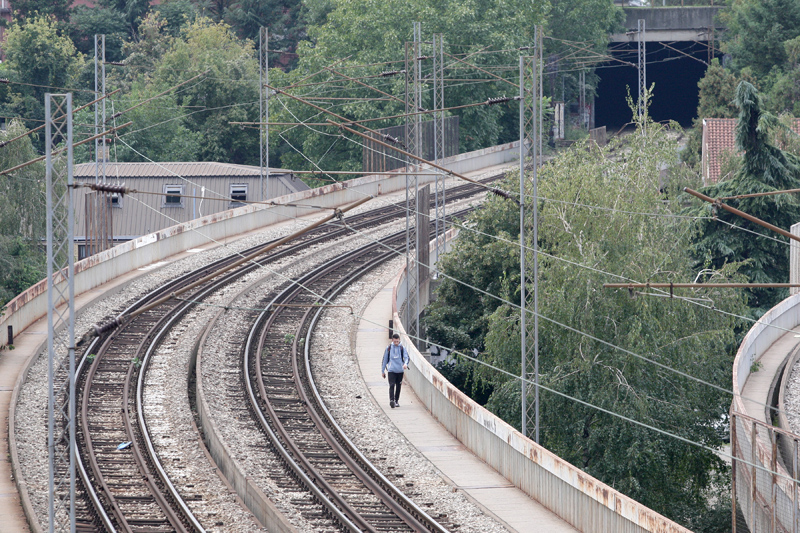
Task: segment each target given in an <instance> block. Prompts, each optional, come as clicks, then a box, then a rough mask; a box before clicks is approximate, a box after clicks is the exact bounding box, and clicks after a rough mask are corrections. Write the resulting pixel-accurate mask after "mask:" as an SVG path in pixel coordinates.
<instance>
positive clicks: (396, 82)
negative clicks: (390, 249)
mask: <svg viewBox="0 0 800 533" xmlns="http://www.w3.org/2000/svg"><path fill="white" fill-rule="evenodd" d="M306 6H307V8H308V12H309V16H308V17H309V18H308V20H310V21H312V23H310V24H309V26H308V37H309V40H308V41H304V42H302V43H301V44H300V45H299V46H298V53H299V55H300V61H299V64H298V67H297V69H295V70H294V71H292V73H291V76H282V75H281V74H276V75H275V76H273V78H272V79H273V80H274V81H275V83H279V82H281V83H284V84H287V85H288V84H291V83H292V82H293V81H296V80H299V79H301V78H303V77H305V76H308V75H311V74H313V73H315V72H318V71H320V70H321V69H324V68H325V67H326V66H328V65H331V64H332V63H334V62H336V63H337V64H336V65H335V67H334V70H336V71H337V72H339V73H343V74H345V75H346V76H349V77H355V78H364V79H365V80H366V81H367V82H368V83H369V84H370V85H372V86H375V87H377V88H379V89H380V90H381V91H383V92H384V93H388V94H389V95H391V96H388V97H387V96H386V95H385V94H381V93H378V92H377V91H374V90H370V89H367V88H365V87H363V86H362V85H360V84H357V83H354V82H349V81H346V80H345V79H344V78H343V77H342V76H340V75H339V74H336V73H334V72H332V71H324V70H323V72H322V73H319V74H317V75H315V77H314V78H313V79H312V80H308V82H307V83H313V84H315V85H313V86H311V85H309V86H308V90H307V91H306V90H303V93H304V94H305V95H307V96H313V95H316V96H318V97H320V98H323V100H321V101H320V103H322V104H323V105H330V106H332V108H333V110H334V111H336V112H337V113H339V114H342V115H344V116H347V117H348V118H352V119H356V120H360V119H372V118H376V117H380V116H392V115H397V114H402V113H404V104H403V99H404V96H405V80H404V79H403V78H404V76H403V75H402V74H400V73H399V71H401V70H403V69H404V68H405V67H404V58H405V43H406V42H407V41H412V40H413V30H412V24H413V22H414V21H422V32H423V36H424V40H430V35H431V34H432V33H442V34H443V35H444V37H445V52H446V53H448V54H453V55H457V54H460V55H461V56H460V57H466V58H467V61H468V62H470V63H476V64H478V65H479V66H481V67H482V68H483V69H484V70H487V71H496V72H498V73H499V74H500V75H501V77H503V76H505V77H506V78H508V79H509V80H510V81H511V83H508V82H504V81H498V80H496V79H495V78H494V77H493V76H492V75H489V74H486V73H484V72H480V71H475V70H474V69H469V68H467V67H466V66H464V65H462V64H461V63H459V62H458V61H456V60H454V59H452V58H450V57H446V58H445V61H446V62H447V63H449V64H450V66H451V69H450V71H449V73H448V76H449V77H450V78H452V79H453V81H452V82H450V83H448V87H447V89H446V95H445V105H447V106H458V105H463V104H472V103H476V102H481V101H486V100H487V99H488V98H490V97H498V96H503V95H508V94H512V95H513V94H514V93H515V91H518V89H516V87H515V85H516V83H517V82H516V81H515V79H518V74H517V73H516V69H515V68H514V67H511V68H509V65H516V63H517V57H518V55H519V52H518V51H516V48H518V47H520V46H523V45H529V44H530V43H531V40H532V29H533V25H534V24H537V23H541V22H543V20H544V17H545V13H546V11H547V8H548V6H549V3H547V2H545V3H536V4H533V5H531V4H529V3H528V4H525V3H523V2H518V1H517V0H513V1H511V2H503V3H497V2H490V1H488V0H479V1H476V2H467V3H464V2H459V1H455V0H447V1H444V2H441V1H437V2H433V1H430V0H425V1H422V2H404V1H401V0H389V1H387V2H349V1H346V0H330V1H329V0H313V1H311V2H308V3H307V4H306ZM489 43H491V48H492V50H493V51H491V52H490V53H483V52H486V51H487V50H486V47H487V45H488V44H489ZM497 50H505V51H504V52H499V51H497ZM508 50H514V51H513V52H511V51H508ZM423 53H424V54H426V55H429V51H426V49H425V48H424V47H423ZM342 58H348V59H347V60H346V61H341V62H340V60H341V59H342ZM422 68H423V71H424V76H425V79H426V81H425V88H424V89H423V91H424V95H425V96H424V98H426V99H430V98H431V89H432V85H431V83H430V69H431V68H432V63H431V61H430V60H424V61H423V62H422ZM384 71H386V72H395V73H397V75H395V76H382V72H384ZM465 79H467V80H469V79H475V80H477V81H474V82H473V81H465ZM326 80H328V81H331V82H334V81H335V82H336V83H333V84H332V85H331V86H330V87H325V86H321V85H316V84H317V83H320V82H324V81H326ZM341 97H354V98H355V99H354V100H352V101H351V102H349V103H343V102H336V101H333V103H329V102H330V101H329V100H325V99H327V98H341ZM376 98H379V99H380V100H375V99H376ZM358 99H360V100H358ZM284 106H285V107H284ZM423 106H424V107H427V108H430V107H431V104H430V103H429V102H426V103H424V104H423ZM274 107H275V108H277V109H275V110H274V111H273V112H274V113H275V116H276V120H279V121H285V122H293V121H295V120H294V119H293V118H292V117H296V118H297V119H303V118H308V117H311V116H314V115H317V114H318V112H317V111H313V110H309V109H308V108H307V107H305V106H303V105H301V104H297V103H294V102H291V101H289V100H287V99H285V98H277V99H276V102H275V104H274ZM516 109H517V108H516V106H514V105H510V106H509V105H498V106H478V107H468V108H464V109H461V110H459V111H457V112H456V113H458V114H459V115H460V129H461V144H460V150H462V151H464V150H471V149H475V148H479V147H485V146H489V145H492V144H497V143H498V142H504V141H507V140H513V139H512V138H510V137H509V136H512V135H517V136H518V129H517V128H515V127H514V124H515V121H516V120H517V116H518V112H517V111H516ZM317 118H321V117H320V116H317ZM425 118H428V117H425ZM316 121H317V120H315V122H316ZM402 123H403V121H402V119H399V120H398V119H396V120H387V121H381V122H371V123H370V124H369V125H370V127H372V128H375V129H377V128H382V127H387V126H394V125H398V124H402ZM280 133H281V134H282V135H283V137H284V138H285V139H286V140H287V141H288V142H289V143H291V144H292V145H293V146H295V147H297V149H298V150H300V151H302V152H303V154H304V155H305V156H306V157H308V159H310V160H311V161H315V162H318V161H319V160H320V159H321V158H322V157H323V156H324V157H325V160H324V161H325V166H326V168H332V169H345V170H355V169H359V170H360V168H359V167H360V165H359V164H358V161H359V160H360V159H361V155H360V152H361V146H360V145H359V144H357V143H351V142H345V141H344V140H343V139H341V138H340V137H339V136H338V135H337V134H336V133H335V132H332V131H330V130H329V129H325V128H323V129H319V128H316V129H309V128H295V129H292V130H291V131H287V132H285V133H284V132H280ZM273 137H275V138H277V139H280V136H279V135H274V136H273V135H271V138H273ZM281 164H282V165H283V166H295V167H297V168H300V166H299V165H303V167H302V168H306V167H307V166H308V165H309V163H308V162H307V160H306V158H305V157H303V156H301V155H293V154H291V153H287V154H286V155H285V156H284V157H282V159H281Z"/></svg>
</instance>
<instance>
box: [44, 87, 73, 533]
mask: <svg viewBox="0 0 800 533" xmlns="http://www.w3.org/2000/svg"><path fill="white" fill-rule="evenodd" d="M44 105H45V137H46V139H45V159H46V161H47V170H46V180H47V332H48V333H47V353H48V373H47V384H48V391H49V392H48V401H47V418H48V420H47V422H48V424H47V449H48V462H49V473H50V475H49V485H48V489H49V502H48V503H49V505H48V515H49V531H70V532H71V533H74V532H75V285H74V281H73V279H74V276H73V274H74V271H75V251H74V244H73V235H74V232H75V219H74V209H73V192H72V191H73V189H72V183H73V179H72V94H49V93H48V94H46V95H45V101H44ZM60 142H66V150H65V151H62V152H61V153H60V154H59V156H58V158H57V159H56V157H55V156H54V154H53V147H54V146H56V145H58V143H60ZM64 156H66V157H64ZM64 329H65V331H60V330H64Z"/></svg>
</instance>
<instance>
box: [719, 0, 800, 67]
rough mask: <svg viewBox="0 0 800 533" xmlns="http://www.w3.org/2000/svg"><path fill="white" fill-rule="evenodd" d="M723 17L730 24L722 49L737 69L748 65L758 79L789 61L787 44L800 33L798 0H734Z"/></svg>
mask: <svg viewBox="0 0 800 533" xmlns="http://www.w3.org/2000/svg"><path fill="white" fill-rule="evenodd" d="M720 18H722V19H723V21H724V23H725V25H726V27H727V31H726V32H725V37H724V39H723V42H722V47H723V50H724V51H725V52H727V53H729V54H731V56H732V58H733V64H734V66H735V68H736V69H737V70H739V69H743V68H745V67H746V68H749V69H750V70H752V72H753V74H754V75H755V76H757V77H759V78H761V77H764V76H766V75H767V74H768V73H769V72H770V71H771V70H772V69H773V68H774V67H776V66H781V65H783V64H784V63H785V62H786V59H787V55H786V49H785V47H784V43H785V42H786V41H787V40H789V39H793V38H795V37H797V36H798V35H800V2H798V1H797V0H732V1H731V3H730V7H729V9H727V10H725V11H723V12H722V13H721V14H720Z"/></svg>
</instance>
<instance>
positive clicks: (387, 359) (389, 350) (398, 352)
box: [381, 343, 408, 374]
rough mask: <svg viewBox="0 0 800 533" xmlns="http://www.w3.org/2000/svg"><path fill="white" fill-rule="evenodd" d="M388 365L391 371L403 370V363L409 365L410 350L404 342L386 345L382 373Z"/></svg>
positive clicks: (400, 371)
mask: <svg viewBox="0 0 800 533" xmlns="http://www.w3.org/2000/svg"><path fill="white" fill-rule="evenodd" d="M386 365H389V372H397V373H402V372H403V365H408V352H407V351H406V349H405V347H404V346H403V345H402V344H398V345H397V346H395V345H394V343H392V344H390V345H389V346H387V347H386V351H384V352H383V359H382V360H381V374H383V370H384V369H385V368H386Z"/></svg>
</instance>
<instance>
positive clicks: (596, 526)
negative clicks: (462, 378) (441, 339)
mask: <svg viewBox="0 0 800 533" xmlns="http://www.w3.org/2000/svg"><path fill="white" fill-rule="evenodd" d="M451 237H452V236H451ZM404 286H405V269H404V270H403V271H402V272H401V273H400V274H398V276H397V278H396V280H395V283H394V291H393V295H392V305H393V309H392V315H393V320H394V328H395V330H396V331H398V332H399V333H400V334H401V337H402V338H403V339H404V345H405V346H407V347H408V352H409V355H410V357H411V364H412V366H413V370H414V371H412V372H406V378H405V379H406V380H407V381H408V382H409V383H410V384H411V387H412V388H413V389H414V392H415V393H416V395H417V396H418V397H419V399H420V400H421V401H422V402H423V403H424V404H425V406H426V407H427V408H428V410H429V411H430V412H431V415H433V417H434V418H436V420H438V421H439V422H440V423H441V424H442V425H443V426H444V427H445V428H447V430H448V431H449V432H450V433H452V434H453V435H454V436H455V437H456V438H457V439H458V440H459V441H461V442H462V443H463V444H464V446H466V447H467V448H468V449H469V450H471V451H472V453H474V454H475V455H477V456H478V457H480V458H481V459H482V460H483V461H484V462H486V464H488V465H490V466H491V467H492V468H494V469H495V470H497V471H498V472H499V473H500V474H501V475H502V476H503V477H505V478H506V479H508V480H509V481H510V482H511V483H513V484H514V486H515V487H517V488H518V489H520V490H522V491H523V492H525V493H526V494H527V495H528V496H530V497H531V498H533V499H534V500H536V501H538V502H539V503H541V504H542V505H544V506H545V507H546V508H547V509H549V510H550V511H552V512H553V513H555V514H556V515H558V516H559V517H561V518H562V519H563V520H565V521H566V522H568V523H569V524H571V525H572V526H573V527H575V528H576V529H578V530H579V531H585V532H594V531H597V532H608V531H613V532H615V533H643V532H658V533H689V530H688V529H686V528H684V527H682V526H681V525H679V524H677V523H675V522H673V521H672V520H669V519H668V518H666V517H664V516H662V515H660V514H658V513H656V512H655V511H653V510H652V509H649V508H647V507H645V506H644V505H642V504H640V503H639V502H637V501H635V500H633V499H631V498H629V497H628V496H625V495H624V494H622V493H620V492H618V491H616V490H614V489H613V488H611V487H609V486H608V485H606V484H605V483H602V482H600V481H599V480H597V479H595V478H593V477H592V476H590V475H588V474H586V473H585V472H583V471H582V470H580V469H579V468H576V467H575V466H573V465H571V464H569V463H568V462H567V461H564V460H563V459H561V458H560V457H558V456H557V455H555V454H554V453H552V452H550V451H548V450H547V449H545V448H543V447H542V446H540V445H538V444H536V443H535V442H533V441H532V440H530V439H529V438H527V437H526V436H524V435H523V434H522V433H520V432H519V431H517V430H516V429H514V428H513V427H512V426H511V425H509V424H507V423H506V422H504V421H503V420H502V419H500V418H499V417H497V416H496V415H494V414H492V413H490V412H489V411H488V410H487V409H485V408H484V407H482V406H480V405H478V404H477V403H476V402H475V401H473V400H472V399H471V398H470V397H469V396H467V395H466V394H464V393H463V392H461V391H460V390H458V389H457V388H456V387H454V386H453V385H451V384H450V382H449V381H447V380H446V379H445V378H444V377H443V376H442V375H441V374H440V373H439V372H438V371H437V370H436V369H435V368H434V367H433V366H432V365H431V364H430V363H428V361H426V360H425V358H424V357H423V356H422V355H421V354H420V352H419V351H418V350H417V349H416V348H415V347H414V344H413V343H412V342H410V340H409V338H408V336H407V334H406V331H405V329H404V327H403V324H402V322H401V319H400V314H399V313H398V309H400V307H401V306H402V304H403V302H404V294H405V291H404V290H402V288H403V287H404Z"/></svg>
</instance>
